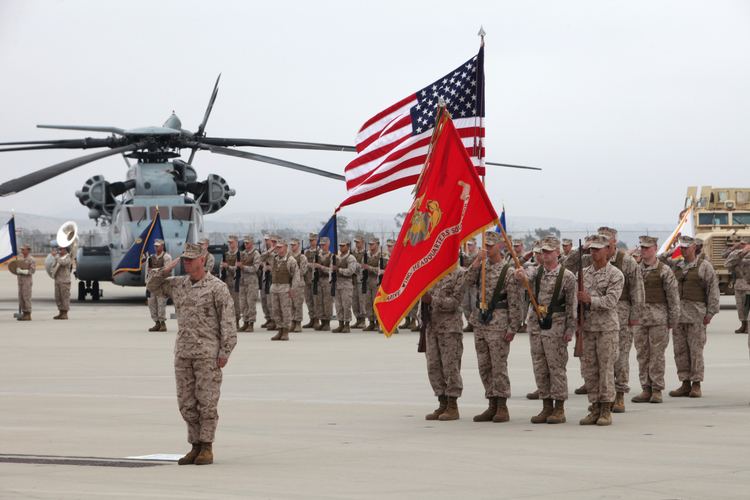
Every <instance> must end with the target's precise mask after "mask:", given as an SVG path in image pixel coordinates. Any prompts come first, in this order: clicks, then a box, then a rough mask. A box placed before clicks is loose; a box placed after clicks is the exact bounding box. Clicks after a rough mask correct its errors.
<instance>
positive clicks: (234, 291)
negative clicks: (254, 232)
mask: <svg viewBox="0 0 750 500" xmlns="http://www.w3.org/2000/svg"><path fill="white" fill-rule="evenodd" d="M240 260H241V254H240V251H239V250H237V251H236V252H231V251H227V252H226V253H225V254H224V262H226V264H227V267H225V268H223V269H222V271H221V280H222V281H223V282H224V283H225V284H226V285H227V290H228V291H229V296H230V297H232V303H233V304H234V315H235V321H236V322H237V323H239V321H240V314H241V313H242V309H240V278H241V277H242V269H241V267H240Z"/></svg>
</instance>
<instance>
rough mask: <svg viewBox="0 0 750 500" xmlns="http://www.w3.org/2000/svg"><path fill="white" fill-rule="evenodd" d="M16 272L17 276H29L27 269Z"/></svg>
mask: <svg viewBox="0 0 750 500" xmlns="http://www.w3.org/2000/svg"><path fill="white" fill-rule="evenodd" d="M16 272H17V273H18V274H20V275H22V276H27V275H28V274H29V270H28V269H18V270H16Z"/></svg>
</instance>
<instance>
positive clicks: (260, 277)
mask: <svg viewBox="0 0 750 500" xmlns="http://www.w3.org/2000/svg"><path fill="white" fill-rule="evenodd" d="M256 245H258V248H260V240H258V241H257V242H256ZM258 257H260V250H259V251H258ZM255 274H256V276H257V277H258V290H263V262H262V259H261V265H260V266H258V270H257V271H255Z"/></svg>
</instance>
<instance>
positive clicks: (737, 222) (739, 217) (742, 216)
mask: <svg viewBox="0 0 750 500" xmlns="http://www.w3.org/2000/svg"><path fill="white" fill-rule="evenodd" d="M732 225H734V226H750V212H735V213H733V214H732Z"/></svg>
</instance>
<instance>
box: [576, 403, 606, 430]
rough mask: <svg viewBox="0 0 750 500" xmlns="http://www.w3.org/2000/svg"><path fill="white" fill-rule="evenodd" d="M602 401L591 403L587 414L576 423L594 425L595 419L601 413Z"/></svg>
mask: <svg viewBox="0 0 750 500" xmlns="http://www.w3.org/2000/svg"><path fill="white" fill-rule="evenodd" d="M601 405H602V403H591V407H590V408H591V409H590V410H589V414H588V415H586V416H585V417H583V418H582V419H581V420H580V421H579V422H578V423H579V424H581V425H596V421H597V420H599V415H600V413H601Z"/></svg>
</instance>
